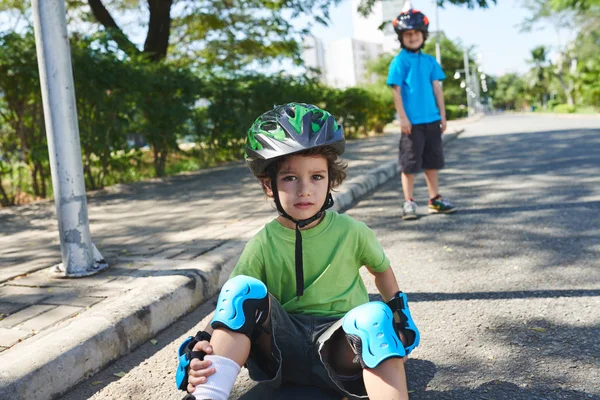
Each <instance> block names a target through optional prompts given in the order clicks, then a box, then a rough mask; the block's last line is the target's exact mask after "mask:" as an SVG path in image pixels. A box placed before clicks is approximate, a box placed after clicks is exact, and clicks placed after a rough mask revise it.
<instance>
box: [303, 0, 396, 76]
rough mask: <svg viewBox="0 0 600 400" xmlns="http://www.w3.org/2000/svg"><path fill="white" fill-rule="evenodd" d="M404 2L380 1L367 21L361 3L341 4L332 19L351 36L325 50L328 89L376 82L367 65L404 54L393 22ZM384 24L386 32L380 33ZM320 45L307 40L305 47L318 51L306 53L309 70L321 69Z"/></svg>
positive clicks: (346, 1)
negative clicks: (310, 68)
mask: <svg viewBox="0 0 600 400" xmlns="http://www.w3.org/2000/svg"><path fill="white" fill-rule="evenodd" d="M404 2H405V0H386V1H378V2H376V3H375V5H374V6H373V9H372V12H371V14H370V15H369V16H368V17H366V18H365V17H363V16H362V15H360V14H359V13H358V6H359V4H360V0H342V1H341V2H340V4H339V5H338V6H337V7H336V9H335V16H333V15H332V25H334V26H335V25H338V24H344V25H346V26H344V28H345V29H344V32H345V34H346V35H349V36H347V37H343V38H339V39H337V40H332V41H330V42H329V43H327V45H326V46H325V47H326V52H325V54H326V55H325V58H324V63H325V64H324V65H323V66H322V67H319V68H320V69H321V71H323V72H324V75H323V76H325V77H326V82H327V84H328V85H330V86H333V87H337V88H346V87H350V86H356V85H360V84H364V83H369V82H372V81H374V77H369V76H366V65H367V63H368V62H369V61H371V60H376V59H377V58H379V57H380V56H381V55H382V54H383V53H384V52H389V53H393V54H397V53H398V52H399V51H400V43H398V39H397V36H396V34H395V32H394V29H393V27H392V21H393V19H394V18H396V16H398V14H399V13H400V11H401V10H402V7H403V6H404ZM382 24H383V26H384V30H383V31H382V30H381V29H379V28H380V27H381V26H382ZM347 25H350V27H348V26H347ZM348 28H350V29H348ZM319 42H320V40H319V39H317V38H315V37H314V36H310V37H308V38H307V39H306V40H305V47H309V48H312V49H314V50H306V51H305V52H303V55H302V57H303V60H304V63H305V65H306V66H307V67H315V66H320V64H319V62H320V61H317V60H318V55H317V54H318V51H319V50H318V48H319V44H317V43H319Z"/></svg>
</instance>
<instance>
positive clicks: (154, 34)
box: [88, 0, 173, 61]
mask: <svg viewBox="0 0 600 400" xmlns="http://www.w3.org/2000/svg"><path fill="white" fill-rule="evenodd" d="M147 1H148V9H149V10H150V18H149V21H148V33H147V34H146V40H145V42H144V54H147V55H148V57H149V59H150V60H151V61H160V60H162V59H164V58H165V57H166V56H167V50H168V48H169V35H170V33H171V6H172V5H173V0H147ZM88 3H89V5H90V8H91V10H92V14H94V17H95V18H96V20H97V21H98V22H99V23H100V24H102V25H103V26H104V27H105V28H106V30H107V31H109V32H110V33H111V34H112V36H113V39H114V40H115V42H117V44H118V45H119V48H120V49H121V50H123V51H124V52H125V53H127V54H129V55H130V56H131V55H137V54H140V51H139V49H138V48H137V47H136V46H135V44H133V43H132V42H131V41H130V40H129V38H127V36H126V35H125V33H123V30H121V28H120V27H119V26H118V25H117V23H116V22H115V20H114V19H113V17H112V16H111V15H110V12H109V11H108V10H107V9H106V7H104V4H103V3H102V0H88Z"/></svg>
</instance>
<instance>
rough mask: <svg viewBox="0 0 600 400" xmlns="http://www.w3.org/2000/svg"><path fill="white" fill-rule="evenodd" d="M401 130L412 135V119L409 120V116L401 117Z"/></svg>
mask: <svg viewBox="0 0 600 400" xmlns="http://www.w3.org/2000/svg"><path fill="white" fill-rule="evenodd" d="M400 131H401V132H402V133H406V134H407V135H410V133H411V131H412V125H411V123H410V121H409V120H408V118H400Z"/></svg>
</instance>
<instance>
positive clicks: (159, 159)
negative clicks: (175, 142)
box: [154, 146, 168, 177]
mask: <svg viewBox="0 0 600 400" xmlns="http://www.w3.org/2000/svg"><path fill="white" fill-rule="evenodd" d="M167 155H168V150H167V148H163V149H159V148H158V147H156V146H154V173H155V174H156V176H158V177H160V176H165V165H166V164H167Z"/></svg>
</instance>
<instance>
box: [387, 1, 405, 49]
mask: <svg viewBox="0 0 600 400" xmlns="http://www.w3.org/2000/svg"><path fill="white" fill-rule="evenodd" d="M404 2H405V0H387V1H384V2H383V3H382V4H381V21H382V22H383V24H384V25H383V51H384V52H386V53H392V54H396V53H398V52H399V51H400V42H399V41H398V35H396V32H395V31H394V26H393V25H392V21H394V19H396V17H397V16H398V14H400V11H402V7H404Z"/></svg>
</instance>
